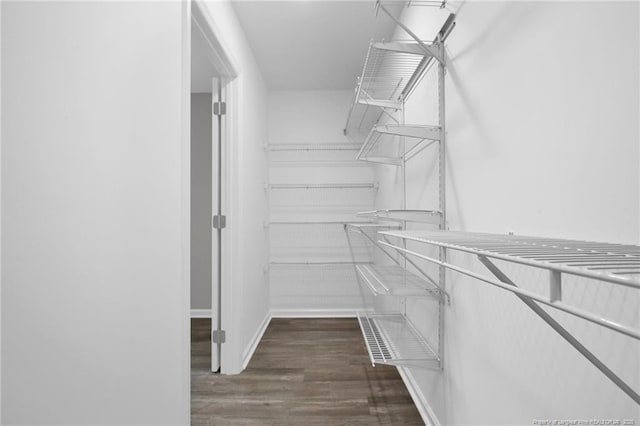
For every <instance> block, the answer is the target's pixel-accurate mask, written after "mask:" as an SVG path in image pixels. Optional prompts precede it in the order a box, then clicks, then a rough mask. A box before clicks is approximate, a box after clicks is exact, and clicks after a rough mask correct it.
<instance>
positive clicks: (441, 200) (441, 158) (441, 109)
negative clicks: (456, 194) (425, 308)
mask: <svg viewBox="0 0 640 426" xmlns="http://www.w3.org/2000/svg"><path fill="white" fill-rule="evenodd" d="M437 41H438V48H439V49H440V56H441V57H442V62H439V63H438V125H439V126H440V142H439V143H438V148H439V149H438V205H439V209H440V229H441V230H443V231H444V230H445V229H446V228H447V199H446V184H445V176H446V174H445V173H446V169H445V160H446V158H445V155H446V123H445V121H446V120H445V103H444V74H445V56H444V55H445V51H444V37H442V34H439V35H438V40H437ZM438 251H439V259H440V261H441V262H445V263H446V261H447V249H445V248H443V247H440V248H439V249H438ZM438 275H439V281H440V288H441V289H442V291H443V292H444V293H446V288H445V279H446V268H445V267H444V266H440V271H439V274H438ZM444 308H445V303H444V298H441V299H440V300H439V302H438V310H439V312H438V356H439V357H440V368H444V366H443V361H444Z"/></svg>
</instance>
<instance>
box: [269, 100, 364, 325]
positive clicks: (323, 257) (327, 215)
mask: <svg viewBox="0 0 640 426" xmlns="http://www.w3.org/2000/svg"><path fill="white" fill-rule="evenodd" d="M352 97H353V92H352V91H351V90H348V91H347V90H335V91H315V90H307V91H271V92H270V93H269V144H271V145H290V144H293V145H313V146H316V145H327V144H328V145H331V144H333V145H335V144H348V143H349V140H348V139H347V138H346V137H345V136H344V134H343V129H344V125H345V120H346V117H347V112H348V108H349V105H350V102H351V99H352ZM356 153H357V151H293V152H277V151H274V152H272V153H271V160H272V161H271V163H270V165H271V167H270V176H269V182H270V183H271V184H312V185H313V184H331V183H333V184H338V185H340V184H352V183H373V182H374V180H375V179H374V176H373V168H372V167H371V166H370V165H368V164H367V163H363V162H355V161H354V159H355V155H356ZM375 195H376V191H375V190H372V189H353V188H348V189H291V190H286V189H285V190H283V189H280V190H278V189H271V190H270V192H269V196H270V206H271V213H270V220H271V221H272V222H281V221H294V222H305V221H306V222H340V221H342V222H345V221H354V220H357V219H358V218H357V217H356V216H355V213H356V212H358V211H366V210H371V209H373V206H374V201H375ZM359 220H361V219H359ZM269 232H270V236H271V260H272V261H273V262H345V261H346V262H349V261H351V259H352V258H351V250H350V246H349V244H348V241H347V238H346V236H345V233H344V230H343V226H342V224H341V223H311V224H295V225H290V224H289V225H282V224H271V226H270V227H269ZM352 247H353V248H354V252H355V253H356V255H357V256H358V257H359V259H361V260H362V259H365V256H366V255H367V253H366V252H364V251H363V250H361V249H360V248H361V247H363V244H362V241H360V240H359V239H357V238H356V239H355V240H353V246H352ZM269 278H270V286H271V309H272V311H273V314H274V316H332V315H353V314H354V312H355V311H358V310H362V309H363V297H362V292H361V289H360V287H359V286H358V283H357V281H356V276H355V270H354V268H353V265H350V264H338V265H336V264H325V265H314V266H309V265H299V264H298V265H275V264H274V265H271V267H270V271H269Z"/></svg>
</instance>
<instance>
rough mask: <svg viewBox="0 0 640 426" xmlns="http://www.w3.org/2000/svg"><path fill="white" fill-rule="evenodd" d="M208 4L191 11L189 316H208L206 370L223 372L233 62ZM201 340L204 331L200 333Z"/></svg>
mask: <svg viewBox="0 0 640 426" xmlns="http://www.w3.org/2000/svg"><path fill="white" fill-rule="evenodd" d="M212 28H213V27H212V25H211V19H210V17H209V16H208V15H207V9H206V5H204V4H201V3H200V2H197V1H195V2H193V3H192V10H191V118H190V125H191V142H190V148H191V167H190V168H191V171H190V179H191V183H190V199H191V201H190V223H191V229H190V237H191V243H190V253H191V255H190V257H191V258H190V266H191V301H190V303H191V317H192V318H193V317H199V318H200V321H208V322H209V324H207V327H206V328H207V329H208V330H211V333H210V336H209V337H208V339H207V340H206V343H207V344H210V345H211V346H210V348H208V350H206V351H205V352H203V353H204V354H207V353H208V354H210V355H208V356H209V358H210V371H212V372H221V371H223V368H222V366H221V362H220V360H221V359H223V353H224V350H225V346H224V342H225V340H226V336H225V330H224V312H223V310H222V303H221V301H222V298H221V295H222V293H223V291H224V288H223V286H224V283H225V281H224V275H225V269H226V268H225V265H226V264H227V265H228V264H229V259H226V258H225V255H224V250H223V247H225V246H226V236H225V234H226V233H225V228H226V214H225V212H226V210H227V208H226V206H227V200H228V197H227V191H226V184H227V182H228V180H227V178H226V176H227V169H228V167H227V163H228V161H227V159H228V156H227V150H226V146H227V140H228V132H227V127H228V114H227V111H226V105H227V96H228V92H229V86H230V81H231V80H232V78H233V76H234V74H235V73H234V72H233V67H231V66H230V62H229V60H228V58H227V56H226V55H225V52H224V50H223V49H221V47H220V45H219V43H218V41H217V38H216V36H215V34H214V33H213V31H212ZM199 338H200V339H201V338H202V336H200V337H199Z"/></svg>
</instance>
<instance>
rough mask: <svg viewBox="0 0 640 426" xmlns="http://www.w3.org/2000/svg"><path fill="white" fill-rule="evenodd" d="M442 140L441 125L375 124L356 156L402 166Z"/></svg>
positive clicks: (365, 159) (375, 161)
mask: <svg viewBox="0 0 640 426" xmlns="http://www.w3.org/2000/svg"><path fill="white" fill-rule="evenodd" d="M439 140H440V127H438V126H416V125H408V126H405V125H398V124H391V125H389V124H385V125H375V126H373V128H372V129H371V131H370V132H369V134H368V135H367V137H366V138H365V140H364V142H363V143H362V147H361V148H360V151H359V152H358V154H357V156H356V158H357V159H358V160H364V161H370V162H374V163H382V164H392V165H395V166H401V165H402V164H403V162H404V161H408V160H410V159H412V158H413V157H415V156H416V155H418V154H419V153H420V152H422V151H423V150H425V149H426V148H428V147H430V146H431V145H433V144H434V143H435V142H438V141H439Z"/></svg>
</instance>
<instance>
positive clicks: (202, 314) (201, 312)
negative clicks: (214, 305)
mask: <svg viewBox="0 0 640 426" xmlns="http://www.w3.org/2000/svg"><path fill="white" fill-rule="evenodd" d="M212 315H213V311H212V310H211V309H191V318H211V316H212Z"/></svg>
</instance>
